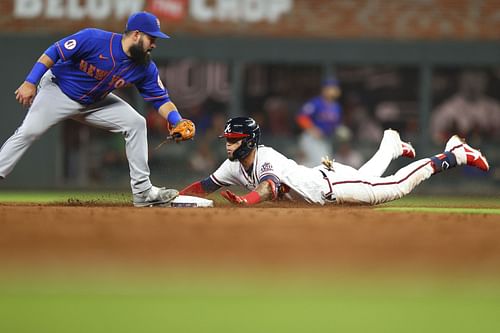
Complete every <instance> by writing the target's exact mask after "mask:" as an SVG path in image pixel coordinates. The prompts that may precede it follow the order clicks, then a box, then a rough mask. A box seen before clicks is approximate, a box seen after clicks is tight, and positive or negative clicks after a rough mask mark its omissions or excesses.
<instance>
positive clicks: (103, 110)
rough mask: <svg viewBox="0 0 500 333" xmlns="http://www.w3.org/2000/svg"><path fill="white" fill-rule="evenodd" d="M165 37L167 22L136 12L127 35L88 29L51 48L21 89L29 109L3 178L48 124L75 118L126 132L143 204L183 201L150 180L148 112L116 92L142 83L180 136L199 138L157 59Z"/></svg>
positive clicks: (135, 188) (6, 156) (2, 156)
mask: <svg viewBox="0 0 500 333" xmlns="http://www.w3.org/2000/svg"><path fill="white" fill-rule="evenodd" d="M157 38H169V37H168V36H167V35H165V34H164V33H163V32H161V31H160V21H159V20H158V19H157V18H156V17H155V16H154V15H152V14H150V13H147V12H139V13H135V14H133V15H131V16H130V17H129V19H128V22H127V26H126V31H125V33H124V34H123V35H122V34H117V33H113V32H108V31H103V30H98V29H84V30H81V31H79V32H77V33H76V34H74V35H71V36H68V37H66V38H63V39H61V40H60V41H57V42H55V43H54V44H53V45H51V46H50V47H49V48H48V49H47V50H46V51H45V52H44V53H43V55H42V56H41V57H40V58H39V59H38V61H37V63H36V64H35V65H34V67H33V69H32V70H31V72H30V73H29V75H28V76H27V77H26V80H25V81H24V82H23V83H22V84H21V86H20V87H19V88H18V89H17V90H16V91H15V94H16V99H17V100H18V101H19V102H20V103H21V104H22V105H24V106H27V107H29V110H28V113H27V114H26V117H25V119H24V121H23V123H22V125H21V126H20V127H19V128H18V129H17V130H16V131H15V133H14V134H13V135H12V136H11V137H10V138H9V139H8V140H7V141H6V142H5V144H4V145H3V146H2V148H1V150H0V178H5V177H6V176H7V175H8V174H9V173H10V172H11V171H12V169H13V168H14V166H15V165H16V163H17V162H18V161H19V159H20V158H21V156H22V155H23V154H24V152H25V151H26V150H27V149H28V148H29V147H30V146H31V144H32V143H33V141H35V140H36V139H38V138H39V137H40V136H41V135H42V134H43V133H45V131H47V129H49V128H50V127H51V126H53V125H55V124H56V123H58V122H60V121H62V120H64V119H68V118H71V119H74V120H77V121H80V122H82V123H85V124H88V125H91V126H95V127H100V128H103V129H107V130H108V131H111V132H119V133H122V134H123V135H124V137H125V143H126V154H127V159H128V163H129V168H130V178H131V181H130V184H131V187H132V193H133V203H134V205H135V206H137V207H143V206H154V205H160V204H165V203H167V202H170V201H171V200H173V199H175V197H177V196H178V194H179V193H178V191H177V190H173V189H165V188H159V187H156V186H153V185H152V184H151V181H150V179H149V166H148V143H147V135H146V134H147V133H146V121H145V119H144V117H142V116H141V115H140V114H139V113H137V112H136V111H135V110H134V109H133V108H132V107H131V106H130V105H129V104H127V103H126V102H125V101H123V100H122V99H120V98H119V97H117V96H116V95H114V94H113V93H112V91H113V90H115V89H116V88H121V87H124V86H129V85H132V84H133V85H135V86H136V87H137V89H138V90H139V92H140V93H141V95H142V96H143V97H144V99H145V100H146V101H149V102H151V103H152V104H153V106H154V107H155V108H156V109H157V110H158V112H159V113H160V114H161V115H162V116H163V117H165V119H166V120H167V121H168V124H169V128H170V134H171V137H172V138H173V139H174V140H176V141H183V140H188V139H191V138H192V137H193V136H194V134H195V126H194V124H193V122H192V121H190V120H187V119H182V118H181V116H180V114H179V112H178V111H177V108H176V106H175V105H174V103H173V102H172V101H171V100H170V98H169V96H168V93H167V90H166V89H165V87H164V86H163V84H162V82H161V80H160V77H159V75H158V69H157V67H156V64H155V63H154V62H153V61H151V58H150V57H151V56H150V54H151V51H152V50H153V49H154V48H155V47H156V39H157ZM37 84H38V89H37Z"/></svg>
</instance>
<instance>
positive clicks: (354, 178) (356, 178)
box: [327, 156, 434, 205]
mask: <svg viewBox="0 0 500 333" xmlns="http://www.w3.org/2000/svg"><path fill="white" fill-rule="evenodd" d="M374 157H375V156H374ZM369 162H371V163H372V164H373V162H374V161H373V159H372V160H370V161H369ZM381 163H386V158H384V157H382V159H381ZM385 165H386V166H387V165H388V163H386V164H385ZM333 170H334V171H328V172H327V175H328V178H329V180H330V182H331V184H332V190H333V193H334V194H335V196H336V201H337V202H338V203H360V204H370V205H376V204H380V203H384V202H388V201H392V200H396V199H399V198H401V197H403V196H405V195H407V194H408V193H410V192H411V191H412V190H413V189H414V188H415V187H416V186H417V185H418V184H420V183H421V182H422V181H424V180H426V179H428V178H429V177H430V176H432V174H433V173H434V169H433V167H432V165H431V160H430V159H429V158H424V159H421V160H418V161H415V162H413V163H411V164H409V165H407V166H405V167H404V168H402V169H400V170H399V171H398V172H396V173H395V174H394V175H392V176H387V177H381V176H380V175H378V173H380V169H379V170H377V171H376V174H373V172H370V169H369V168H363V167H361V168H360V170H356V169H354V168H351V167H349V166H346V165H343V164H339V163H335V162H334V165H333ZM363 171H364V172H363ZM384 171H385V170H384Z"/></svg>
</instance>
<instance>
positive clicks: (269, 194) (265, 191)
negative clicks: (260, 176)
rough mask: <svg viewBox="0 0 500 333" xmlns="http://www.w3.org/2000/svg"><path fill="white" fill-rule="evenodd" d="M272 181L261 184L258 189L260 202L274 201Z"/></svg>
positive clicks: (256, 190) (256, 189)
mask: <svg viewBox="0 0 500 333" xmlns="http://www.w3.org/2000/svg"><path fill="white" fill-rule="evenodd" d="M273 184H274V183H272V182H271V181H264V182H262V183H260V184H259V185H258V186H257V187H256V188H255V190H254V191H255V192H257V193H258V194H259V196H260V202H263V201H268V200H273V199H274V198H275V194H274V190H273V186H272V185H273Z"/></svg>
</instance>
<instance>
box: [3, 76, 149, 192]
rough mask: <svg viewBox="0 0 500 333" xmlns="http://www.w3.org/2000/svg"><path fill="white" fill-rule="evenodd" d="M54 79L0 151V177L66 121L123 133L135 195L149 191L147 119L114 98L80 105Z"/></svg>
mask: <svg viewBox="0 0 500 333" xmlns="http://www.w3.org/2000/svg"><path fill="white" fill-rule="evenodd" d="M53 78H54V75H53V74H52V72H51V71H50V70H49V71H47V73H45V75H44V76H43V77H42V79H41V80H40V84H39V86H38V93H37V95H36V96H35V99H34V101H33V104H32V105H31V107H30V108H29V110H28V112H27V114H26V117H25V118H24V121H23V123H22V124H21V126H20V127H19V128H18V129H17V130H16V131H15V132H14V134H13V135H12V136H11V137H10V138H9V139H8V140H7V141H6V142H5V143H4V145H3V146H2V147H1V148H0V177H3V178H5V177H6V176H7V175H8V174H9V173H10V172H11V171H12V169H14V166H15V165H16V164H17V162H18V161H19V159H20V158H21V157H22V156H23V154H24V153H25V152H26V150H27V149H28V148H29V147H30V146H31V144H32V143H33V142H34V141H35V140H36V139H38V138H39V137H40V136H41V135H42V134H43V133H45V132H46V131H47V130H48V129H49V128H50V127H52V126H54V125H55V124H57V123H59V122H60V121H62V120H65V119H74V120H76V121H79V122H82V123H84V124H88V125H91V126H94V127H98V128H103V129H106V130H108V131H110V132H113V133H122V134H123V136H124V137H125V150H126V154H127V159H128V163H129V168H130V179H131V180H130V185H131V187H132V193H134V194H136V193H140V192H143V191H145V190H147V189H149V188H150V187H151V181H150V180H149V166H148V142H147V130H146V120H145V119H144V117H143V116H141V115H140V114H139V113H138V112H137V111H136V110H134V109H133V108H132V107H131V106H130V105H129V104H128V103H126V102H125V101H124V100H122V99H121V98H119V97H118V96H116V95H114V94H109V95H108V96H107V97H106V98H104V99H103V100H102V101H99V102H97V103H95V104H92V105H90V106H84V105H82V104H79V103H77V102H75V101H74V100H72V99H70V98H69V97H68V96H66V95H65V94H64V93H63V92H62V91H61V89H60V88H59V87H58V86H57V84H56V83H54V82H53Z"/></svg>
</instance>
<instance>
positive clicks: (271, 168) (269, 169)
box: [260, 162, 273, 173]
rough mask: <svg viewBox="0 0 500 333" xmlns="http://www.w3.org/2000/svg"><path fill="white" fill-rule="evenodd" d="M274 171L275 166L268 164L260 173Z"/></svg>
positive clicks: (263, 166)
mask: <svg viewBox="0 0 500 333" xmlns="http://www.w3.org/2000/svg"><path fill="white" fill-rule="evenodd" d="M266 171H273V166H272V164H271V163H269V162H266V163H264V164H262V166H261V167H260V172H262V173H263V172H266Z"/></svg>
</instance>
